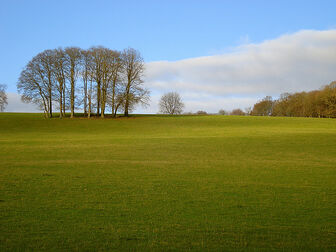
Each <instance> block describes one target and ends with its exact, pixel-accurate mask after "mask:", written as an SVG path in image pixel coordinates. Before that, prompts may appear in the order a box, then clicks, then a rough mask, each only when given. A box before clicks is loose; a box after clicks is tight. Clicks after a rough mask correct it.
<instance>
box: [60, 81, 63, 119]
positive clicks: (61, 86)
mask: <svg viewBox="0 0 336 252" xmlns="http://www.w3.org/2000/svg"><path fill="white" fill-rule="evenodd" d="M62 89H63V84H60V92H59V95H60V99H59V107H60V118H62V108H63V107H62V93H63V92H62Z"/></svg>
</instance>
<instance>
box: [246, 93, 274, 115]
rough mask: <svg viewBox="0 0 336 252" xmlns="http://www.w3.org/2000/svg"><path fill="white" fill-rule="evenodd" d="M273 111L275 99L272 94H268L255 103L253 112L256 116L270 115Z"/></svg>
mask: <svg viewBox="0 0 336 252" xmlns="http://www.w3.org/2000/svg"><path fill="white" fill-rule="evenodd" d="M272 111H273V100H272V97H271V96H266V97H265V98H264V99H262V100H261V101H260V102H258V103H256V104H254V106H253V109H252V112H251V114H252V115H255V116H270V115H272Z"/></svg>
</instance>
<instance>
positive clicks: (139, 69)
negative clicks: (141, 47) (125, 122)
mask: <svg viewBox="0 0 336 252" xmlns="http://www.w3.org/2000/svg"><path fill="white" fill-rule="evenodd" d="M121 60H122V68H123V74H124V80H123V84H124V115H125V116H128V114H129V111H130V110H131V109H132V107H134V105H136V104H137V103H142V104H146V103H147V102H148V99H149V91H148V90H146V89H144V88H143V86H142V84H143V79H142V78H143V73H144V70H145V66H144V61H143V58H142V57H141V55H140V53H139V51H137V50H135V49H133V48H127V49H124V50H123V52H122V53H121Z"/></svg>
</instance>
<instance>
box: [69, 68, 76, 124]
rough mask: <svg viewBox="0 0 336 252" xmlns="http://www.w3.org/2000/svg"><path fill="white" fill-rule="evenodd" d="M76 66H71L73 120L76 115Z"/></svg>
mask: <svg viewBox="0 0 336 252" xmlns="http://www.w3.org/2000/svg"><path fill="white" fill-rule="evenodd" d="M73 68H74V66H71V98H70V100H71V104H70V106H71V115H70V117H71V118H73V117H74V114H75V76H74V74H75V73H74V69H73Z"/></svg>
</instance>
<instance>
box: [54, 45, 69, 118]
mask: <svg viewBox="0 0 336 252" xmlns="http://www.w3.org/2000/svg"><path fill="white" fill-rule="evenodd" d="M53 56H54V58H53V62H52V63H53V74H54V76H55V80H56V84H55V86H56V89H57V93H58V100H59V109H60V118H62V117H63V116H65V104H64V100H65V99H64V98H65V97H63V96H65V94H64V93H65V92H64V90H65V64H66V62H65V60H66V58H65V53H64V50H63V49H61V48H59V49H55V50H54V55H53Z"/></svg>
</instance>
